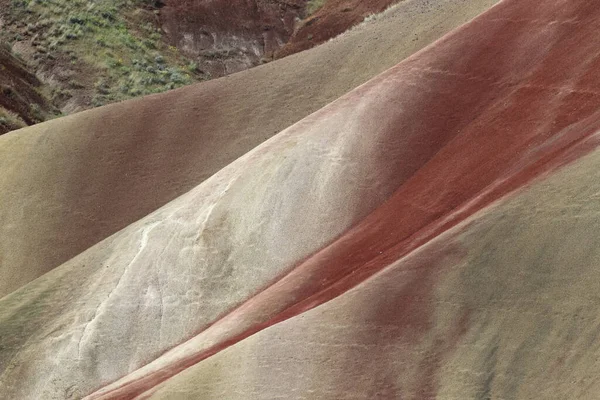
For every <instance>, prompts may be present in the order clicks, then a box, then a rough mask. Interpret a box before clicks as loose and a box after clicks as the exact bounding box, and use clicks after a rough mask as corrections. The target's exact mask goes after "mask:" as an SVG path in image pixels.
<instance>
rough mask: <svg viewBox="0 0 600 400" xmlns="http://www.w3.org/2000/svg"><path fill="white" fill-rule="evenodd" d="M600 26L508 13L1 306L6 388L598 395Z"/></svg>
mask: <svg viewBox="0 0 600 400" xmlns="http://www.w3.org/2000/svg"><path fill="white" fill-rule="evenodd" d="M383 20H384V19H382V21H383ZM599 28H600V12H599V11H598V9H597V7H595V5H594V4H593V3H590V2H587V1H584V0H578V1H569V2H562V1H553V2H548V3H546V5H545V7H544V8H540V7H539V6H538V3H537V2H534V1H533V0H531V1H524V0H506V1H504V2H502V3H500V4H499V5H497V6H496V7H493V8H492V9H491V10H489V11H488V12H486V13H485V14H483V15H481V16H480V17H478V18H477V19H475V20H474V21H472V22H471V23H469V24H467V25H465V26H463V27H461V28H459V29H457V30H455V31H453V32H452V34H450V35H448V36H446V37H444V38H443V39H442V40H440V41H437V42H436V43H435V44H434V45H433V46H431V47H428V48H427V49H426V50H425V51H423V52H420V53H419V54H417V55H415V56H414V57H410V58H408V59H407V60H405V61H404V62H402V63H400V64H398V65H397V66H395V67H394V68H392V69H390V70H388V71H386V72H384V73H383V74H380V75H379V76H377V77H376V78H375V79H373V80H371V81H370V82H368V83H367V84H365V85H363V86H361V87H359V88H357V89H355V90H353V91H352V92H350V93H348V94H347V95H345V96H343V97H342V98H340V99H338V100H337V101H335V102H333V103H331V104H329V105H327V106H326V107H324V108H322V109H321V110H319V111H318V112H316V113H314V114H312V115H310V116H309V117H307V118H305V119H303V120H302V121H300V122H299V123H297V124H295V125H293V126H291V127H290V128H288V129H286V130H284V131H283V132H282V133H281V134H279V135H277V136H275V137H273V138H272V139H270V140H268V141H266V142H264V143H263V144H261V145H260V146H258V147H256V148H255V149H254V150H252V151H251V152H249V153H247V154H245V155H244V156H243V157H241V158H239V159H237V160H236V161H235V162H233V163H231V164H229V165H228V166H227V167H226V168H224V169H222V170H220V171H219V172H218V173H216V174H214V175H212V176H211V177H210V178H209V179H207V180H205V181H204V182H203V183H201V184H200V185H198V186H196V187H195V188H193V189H192V190H191V191H189V192H187V193H185V194H184V195H182V196H180V197H179V198H177V199H176V200H174V201H172V202H170V203H168V204H167V205H165V206H164V207H162V208H160V209H159V210H157V211H155V212H153V213H151V214H150V215H148V216H147V217H145V218H142V219H141V220H139V221H136V222H134V223H133V224H131V225H130V226H128V227H127V228H126V229H123V230H121V231H119V232H118V233H116V234H115V235H113V236H111V237H109V238H107V239H106V240H103V241H101V242H100V243H98V244H97V245H95V246H94V247H92V248H90V249H88V250H87V251H85V252H83V253H81V254H79V255H78V256H77V257H75V258H73V259H71V260H70V261H68V262H66V263H64V264H62V265H61V266H60V267H58V268H55V269H54V270H52V271H51V272H49V273H47V274H45V275H43V276H42V277H40V278H39V279H36V280H34V281H33V282H31V283H29V284H28V285H26V286H25V287H23V288H21V289H19V290H17V291H15V292H14V293H12V294H10V295H8V296H6V297H4V298H2V299H0V366H1V367H2V368H1V370H0V386H1V387H2V388H3V389H4V393H6V394H7V395H9V396H10V397H11V398H44V399H64V398H81V397H83V396H86V395H89V396H88V397H87V398H88V399H116V398H127V399H129V398H136V397H137V398H148V397H150V396H156V397H157V398H175V399H176V398H201V399H203V398H206V399H212V398H220V397H226V398H232V399H235V398H240V399H241V398H249V397H250V398H257V399H260V398H264V399H272V398H278V397H279V398H292V399H293V398H315V399H321V398H326V399H339V398H342V399H351V398H359V399H369V398H384V399H395V398H446V399H458V398H489V397H494V398H496V397H498V398H532V397H536V394H541V397H543V398H560V399H562V398H574V397H575V398H593V394H594V393H595V386H594V385H595V376H597V375H598V365H597V363H596V359H597V354H596V349H597V347H598V345H599V343H598V340H597V330H598V329H597V326H598V318H597V317H596V308H597V307H596V302H597V299H595V297H596V296H595V295H594V293H596V292H597V290H596V289H597V287H596V286H597V282H600V280H599V279H598V276H597V274H598V271H597V268H595V265H596V264H597V258H598V256H597V255H596V250H595V249H596V248H597V246H596V243H595V242H596V241H597V239H596V235H594V231H595V229H594V226H595V225H596V221H595V214H596V211H597V210H596V209H597V203H596V201H595V200H596V199H597V197H598V196H597V192H598V191H599V188H598V185H599V183H598V182H600V180H598V177H597V175H598V172H597V171H598V170H599V169H598V168H597V165H598V163H599V162H600V155H599V154H600V153H599V152H598V150H597V148H598V144H599V143H600V140H599V137H598V135H597V132H598V131H600V113H599V112H598V104H600V101H599V100H598V96H599V95H598V93H600V91H599V90H598V87H599V86H600V65H598V64H599V63H600V61H599V60H600V58H599V57H598V49H597V45H596V43H597V41H596V40H592V39H594V38H596V37H597V36H598V35H600V33H599V32H600V29H599ZM353 32H354V31H353ZM351 33H352V32H351ZM84 115H85V114H84ZM71 118H75V117H71ZM28 132H31V131H30V130H26V131H22V132H21V133H25V134H27V133H28ZM10 135H11V134H9V136H10ZM13 136H14V137H21V136H20V135H18V133H17V134H16V135H13ZM507 196H508V197H507ZM565 377H566V378H565Z"/></svg>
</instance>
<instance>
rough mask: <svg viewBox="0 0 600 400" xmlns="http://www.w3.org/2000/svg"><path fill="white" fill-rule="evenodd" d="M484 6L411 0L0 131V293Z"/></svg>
mask: <svg viewBox="0 0 600 400" xmlns="http://www.w3.org/2000/svg"><path fill="white" fill-rule="evenodd" d="M493 3H495V0H486V1H480V0H477V1H467V2H465V1H464V0H452V1H448V0H443V1H442V0H440V1H434V2H432V1H426V2H425V1H409V2H406V3H402V4H400V5H398V6H397V7H396V8H394V9H393V10H390V11H389V12H388V13H386V14H385V15H384V16H383V17H382V18H380V19H376V20H373V21H371V22H370V23H368V24H364V25H362V26H360V27H358V28H356V29H354V30H352V31H351V32H348V33H347V34H345V35H343V36H342V37H340V38H338V39H336V40H334V41H331V42H329V43H327V44H324V45H322V46H319V47H317V48H315V49H312V50H310V51H307V52H304V53H302V54H301V55H294V56H291V57H288V58H286V59H282V60H279V61H276V62H273V63H270V64H266V65H264V66H261V67H258V68H255V69H252V70H249V71H245V72H242V73H239V74H235V75H232V76H230V77H227V78H223V79H219V80H215V81H210V82H206V83H202V84H199V85H196V86H191V87H186V88H183V89H180V90H176V91H171V92H168V93H164V94H160V95H155V96H150V97H145V98H142V99H138V100H133V101H128V102H124V103H119V104H115V105H111V106H107V107H103V108H100V109H95V110H91V111H86V112H83V113H80V114H75V115H72V116H69V117H66V118H61V119H59V120H55V121H50V122H47V123H44V124H40V125H37V126H34V127H31V128H28V129H24V130H20V131H16V132H12V133H10V134H8V135H5V136H3V137H1V138H0V171H2V174H0V221H1V222H0V296H3V295H6V294H8V293H10V292H11V291H13V290H15V289H17V288H18V287H20V286H22V285H24V284H26V283H28V282H30V281H31V280H33V279H35V278H37V277H39V276H40V275H42V274H43V273H45V272H47V271H50V270H51V269H52V268H54V267H56V266H58V265H60V264H62V263H63V262H65V261H67V260H68V259H70V258H72V257H74V256H76V255H77V254H79V253H81V252H82V251H84V250H86V249H87V248H89V247H90V246H92V245H94V244H96V243H98V242H99V241H101V240H103V239H105V238H107V237H108V236H110V235H112V234H113V233H115V232H117V231H118V230H120V229H123V228H125V227H126V226H127V225H129V224H131V223H133V222H135V221H137V220H138V219H140V218H143V217H144V216H146V215H148V214H149V213H151V212H152V211H155V210H156V209H157V208H159V207H161V206H163V205H164V204H166V203H167V202H169V201H171V200H173V199H174V198H176V197H178V196H180V195H182V194H184V193H185V192H187V191H189V190H191V189H192V188H193V187H195V186H197V185H198V184H200V183H201V182H202V181H204V180H206V179H207V178H209V177H210V176H211V175H213V174H214V173H215V172H217V171H218V170H220V169H221V168H223V167H225V166H226V165H227V164H229V163H230V162H232V161H234V160H235V159H236V158H238V157H240V156H242V155H243V154H244V153H246V152H247V151H249V150H251V149H252V148H254V147H255V146H257V145H259V144H260V143H262V142H263V141H265V140H266V139H268V138H270V137H272V136H273V135H275V134H276V133H278V132H280V131H281V130H283V129H285V128H287V127H288V126H290V125H292V124H294V123H296V122H297V121H299V120H300V119H302V118H304V117H306V116H307V115H309V114H311V113H312V112H314V111H317V110H318V109H319V108H321V107H323V106H325V105H326V104H327V103H329V102H331V101H333V100H335V99H336V98H338V97H339V96H341V95H343V94H344V93H347V92H348V91H350V90H351V89H353V88H355V87H356V86H358V85H360V84H362V83H364V82H365V81H367V80H368V79H370V78H371V77H373V76H375V75H377V74H379V73H381V72H382V71H384V70H385V69H387V68H389V67H391V66H393V65H395V64H396V63H398V62H399V61H401V60H402V59H404V58H405V57H407V56H409V55H410V54H412V53H414V52H415V51H417V50H419V49H421V48H422V47H424V46H425V45H427V44H429V43H431V42H432V41H434V40H435V39H437V38H439V37H440V36H441V35H443V34H444V33H446V32H447V31H449V30H451V29H452V28H454V27H456V26H458V25H460V24H462V23H464V22H466V21H468V20H469V19H470V18H472V17H474V16H475V15H476V14H477V13H478V12H480V11H482V10H483V9H485V8H486V7H487V6H489V5H491V4H493ZM407 33H410V34H407ZM413 33H415V34H417V33H418V37H416V38H415V37H414V36H413Z"/></svg>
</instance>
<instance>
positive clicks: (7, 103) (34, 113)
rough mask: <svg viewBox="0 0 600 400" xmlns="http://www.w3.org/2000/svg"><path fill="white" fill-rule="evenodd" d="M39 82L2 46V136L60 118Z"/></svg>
mask: <svg viewBox="0 0 600 400" xmlns="http://www.w3.org/2000/svg"><path fill="white" fill-rule="evenodd" d="M46 96H47V94H46V93H44V88H43V85H42V83H41V82H40V81H39V79H38V78H37V77H36V76H35V75H34V74H33V73H31V72H30V71H29V70H28V66H27V65H26V64H25V62H24V61H23V60H20V59H19V58H17V57H16V56H15V55H14V54H12V52H11V50H10V47H8V46H7V45H5V44H4V43H1V42H0V135H2V134H3V133H6V132H8V131H11V130H14V129H19V128H22V127H24V126H27V125H33V124H36V123H38V122H42V121H44V120H46V119H49V118H52V117H56V116H58V115H59V111H58V110H57V109H56V108H55V107H54V106H53V105H52V102H51V101H50V100H49V99H48V98H47V97H46Z"/></svg>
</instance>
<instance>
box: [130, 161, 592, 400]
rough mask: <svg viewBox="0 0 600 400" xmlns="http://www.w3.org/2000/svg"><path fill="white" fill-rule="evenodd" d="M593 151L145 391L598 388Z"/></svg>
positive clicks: (394, 394) (443, 394) (429, 395)
mask: <svg viewBox="0 0 600 400" xmlns="http://www.w3.org/2000/svg"><path fill="white" fill-rule="evenodd" d="M599 226H600V151H598V150H596V151H595V152H594V153H592V154H591V155H588V156H586V157H585V158H583V159H581V160H579V161H577V162H575V163H573V164H572V165H569V166H568V167H565V168H564V169H562V170H560V171H559V172H557V173H555V174H553V175H550V176H547V177H545V178H543V179H541V180H540V181H539V182H537V183H535V184H534V185H532V186H531V187H529V188H525V189H523V190H521V191H520V192H517V193H516V194H514V195H512V196H510V197H508V198H506V199H504V200H502V201H501V202H499V203H497V204H495V205H494V206H492V207H489V208H487V209H484V210H482V211H481V212H480V213H478V214H477V215H475V216H474V217H472V218H471V219H470V220H467V221H466V222H465V223H464V224H462V225H461V226H458V227H457V228H455V229H453V230H452V231H450V232H447V233H446V234H444V235H442V236H440V237H438V238H436V239H435V240H433V241H432V242H430V243H428V244H426V245H425V246H422V247H421V248H419V249H418V250H416V251H414V252H413V253H411V254H410V255H408V256H407V257H405V258H403V259H401V260H399V261H397V262H395V263H393V264H391V265H390V266H389V267H387V268H386V269H385V270H384V271H382V272H381V273H379V274H378V275H376V276H374V277H373V278H371V279H370V280H368V281H366V282H364V283H362V284H361V285H360V286H357V287H356V288H354V289H352V290H351V291H349V292H347V293H345V294H343V295H342V296H340V297H338V298H336V299H334V300H332V301H330V302H329V303H326V304H324V305H322V306H319V307H317V308H315V309H312V310H310V311H308V312H305V313H303V314H301V315H299V316H296V317H294V318H292V319H290V320H287V321H284V322H282V323H279V324H277V325H274V326H272V327H270V328H267V329H265V330H263V331H261V332H259V333H257V334H255V335H253V336H251V337H249V338H247V339H245V340H244V341H242V342H240V343H238V344H237V345H234V346H232V347H230V348H228V349H226V350H223V351H222V352H220V353H218V354H216V355H215V356H213V357H211V358H208V359H207V360H205V361H202V362H200V363H199V364H197V365H196V366H194V367H192V368H189V369H187V370H186V371H184V372H182V373H180V374H179V375H177V376H175V377H174V378H172V379H171V380H170V381H167V382H166V383H165V384H163V385H161V386H160V387H159V388H158V389H157V391H155V392H154V391H150V392H148V393H147V394H146V395H144V396H141V398H151V399H157V400H158V399H161V400H166V399H195V400H204V399H206V400H209V399H216V398H227V399H230V400H236V399H240V400H242V399H248V398H251V399H256V400H259V399H280V398H281V399H294V400H295V399H327V400H329V399H331V400H333V399H336V400H338V399H339V400H342V399H344V400H345V399H353V400H357V399H365V400H367V399H434V398H436V399H449V400H450V399H452V400H455V399H549V400H558V399H560V400H571V399H589V400H593V399H597V398H598V393H600V379H599V377H600V362H599V361H598V360H599V359H600V314H599V313H598V308H599V307H600V297H599V295H598V293H600V235H598V227H599Z"/></svg>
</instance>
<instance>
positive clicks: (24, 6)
mask: <svg viewBox="0 0 600 400" xmlns="http://www.w3.org/2000/svg"><path fill="white" fill-rule="evenodd" d="M3 3H4V4H3V7H2V11H0V13H1V15H0V16H1V18H2V22H3V26H4V29H3V31H2V35H3V37H4V40H5V41H8V42H9V43H11V44H12V48H13V51H14V52H15V53H18V54H19V55H20V56H21V57H23V59H24V60H25V61H26V62H28V64H29V65H30V66H31V68H32V69H33V70H34V71H35V73H36V74H37V75H38V76H39V78H40V79H41V80H42V81H43V82H44V83H45V84H47V85H48V86H49V88H50V89H51V93H52V100H53V102H54V103H55V104H56V105H57V106H58V107H59V108H60V109H61V110H62V111H63V112H65V113H72V112H74V111H79V110H82V109H85V108H89V107H92V106H99V105H103V104H106V103H110V102H115V101H119V100H124V99H128V98H131V97H137V96H141V95H145V94H150V93H157V92H162V91H165V90H168V89H173V88H176V87H179V86H183V85H186V84H189V83H192V82H194V81H197V80H199V79H201V78H202V77H201V76H200V75H199V74H198V73H197V72H196V71H195V67H194V66H193V65H190V64H189V62H188V60H186V59H185V58H184V57H183V56H181V55H180V54H179V53H178V52H177V51H176V49H172V48H169V46H168V45H167V44H166V43H165V42H164V41H163V40H162V34H161V31H160V28H159V26H158V24H157V19H156V15H155V14H154V12H153V9H152V8H151V7H150V6H148V5H147V3H146V2H145V1H141V0H137V1H135V0H115V1H112V0H110V1H109V0H100V1H95V2H90V1H87V0H12V1H8V0H3Z"/></svg>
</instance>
